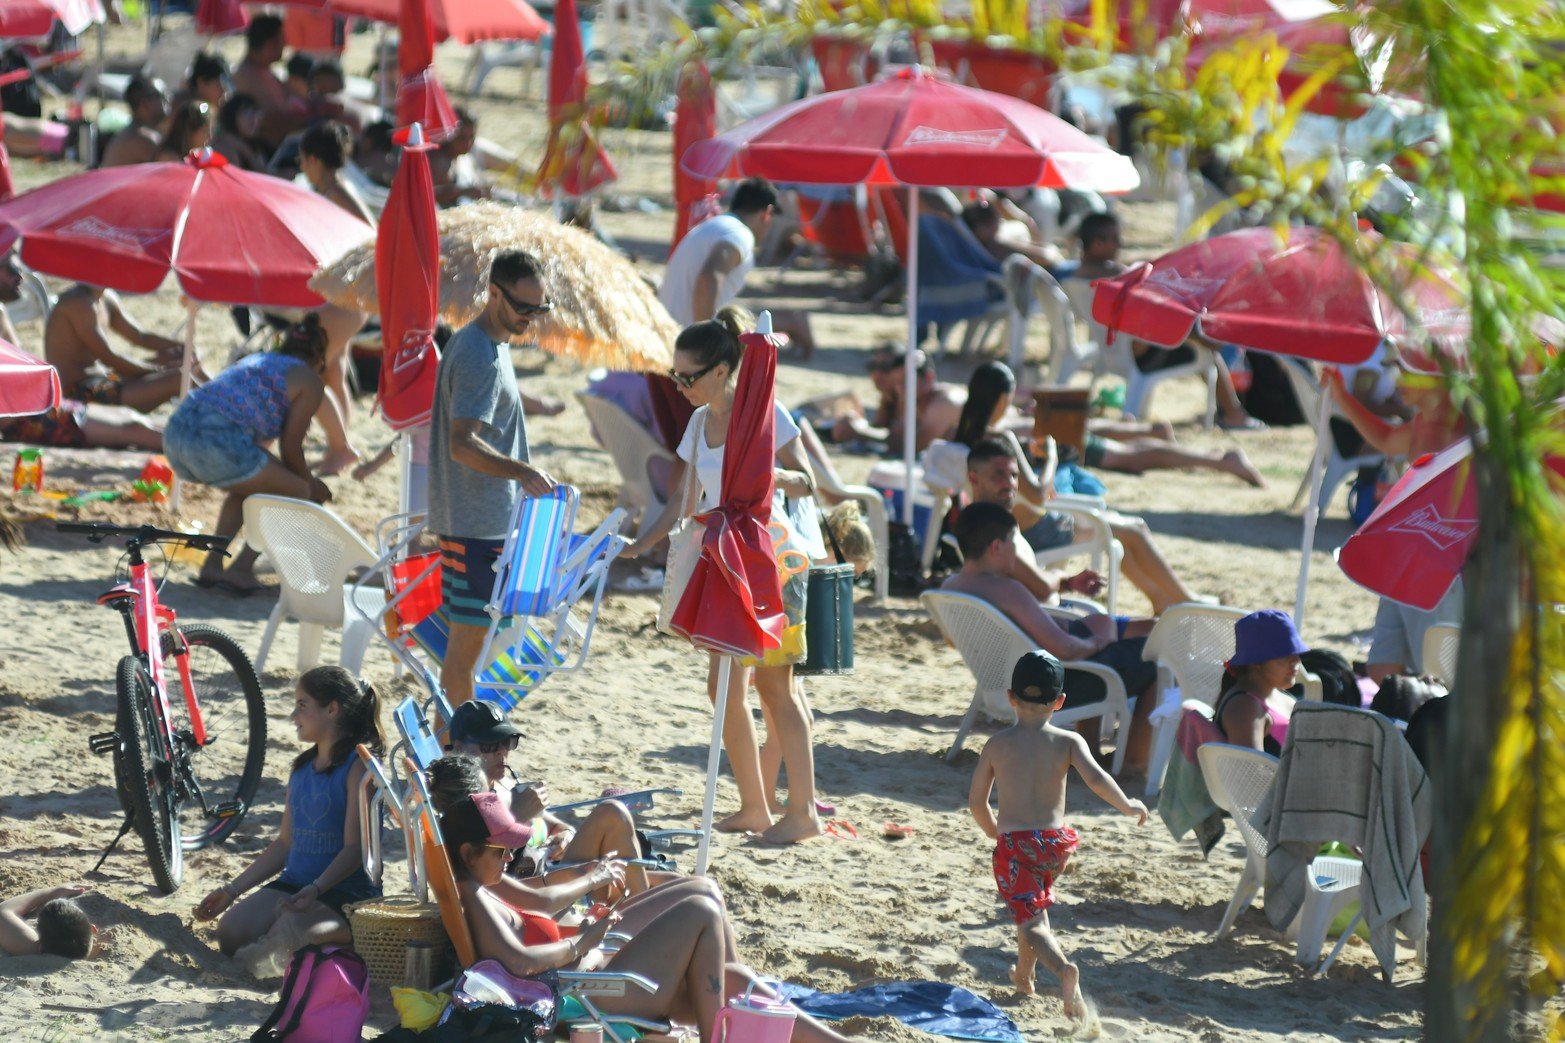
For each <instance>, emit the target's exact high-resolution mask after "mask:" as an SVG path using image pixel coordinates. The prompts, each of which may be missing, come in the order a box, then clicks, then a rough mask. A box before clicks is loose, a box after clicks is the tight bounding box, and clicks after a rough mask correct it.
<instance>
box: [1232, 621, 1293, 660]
mask: <svg viewBox="0 0 1565 1043" xmlns="http://www.w3.org/2000/svg"><path fill="white" fill-rule="evenodd" d="M1309 650H1310V646H1309V645H1306V644H1305V643H1304V639H1303V638H1301V637H1300V636H1299V630H1298V628H1297V627H1295V626H1294V625H1293V617H1292V616H1290V615H1288V613H1286V612H1280V611H1278V610H1277V609H1275V608H1266V609H1262V610H1261V611H1259V612H1251V613H1250V614H1249V615H1248V616H1245V617H1244V618H1243V619H1241V620H1238V621H1237V622H1235V623H1234V654H1233V658H1232V659H1230V660H1228V665H1229V666H1254V665H1255V664H1257V663H1265V662H1268V661H1270V660H1272V659H1285V658H1287V657H1288V656H1293V655H1303V654H1304V653H1305V652H1308V651H1309Z"/></svg>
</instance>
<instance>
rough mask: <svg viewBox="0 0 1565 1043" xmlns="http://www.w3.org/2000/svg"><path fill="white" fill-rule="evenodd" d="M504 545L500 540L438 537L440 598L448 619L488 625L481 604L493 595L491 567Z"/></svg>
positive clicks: (467, 623)
mask: <svg viewBox="0 0 1565 1043" xmlns="http://www.w3.org/2000/svg"><path fill="white" fill-rule="evenodd" d="M504 548H505V541H504V540H488V539H476V538H470V537H466V536H442V537H440V600H441V601H442V602H443V603H444V604H445V607H446V615H447V616H448V617H449V618H450V620H451V622H453V623H459V624H461V625H463V626H470V627H487V626H488V625H489V623H490V617H489V613H488V612H485V611H484V606H485V605H487V604H489V598H490V597H491V596H492V595H493V594H494V585H495V567H496V566H497V565H498V564H499V563H500V551H501V550H503V549H504Z"/></svg>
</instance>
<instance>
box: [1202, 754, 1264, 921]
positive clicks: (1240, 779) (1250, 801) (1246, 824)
mask: <svg viewBox="0 0 1565 1043" xmlns="http://www.w3.org/2000/svg"><path fill="white" fill-rule="evenodd" d="M1196 758H1197V759H1198V760H1199V761H1200V762H1201V777H1202V778H1203V779H1205V780H1206V790H1207V792H1208V793H1210V794H1211V795H1212V803H1214V804H1216V805H1217V806H1218V807H1220V808H1222V809H1223V810H1224V811H1226V812H1228V814H1229V816H1231V817H1232V818H1233V821H1234V825H1235V826H1237V827H1238V828H1239V836H1240V837H1241V838H1242V839H1243V840H1244V847H1245V861H1244V872H1242V873H1240V874H1239V884H1238V886H1236V887H1235V888H1234V896H1233V898H1232V899H1231V900H1230V901H1229V903H1228V909H1227V910H1226V911H1225V912H1224V913H1223V921H1222V923H1220V924H1218V925H1217V930H1216V931H1214V932H1213V934H1212V937H1213V938H1221V937H1223V935H1225V934H1227V933H1228V932H1229V930H1231V929H1232V928H1233V925H1234V921H1235V920H1237V919H1238V918H1239V914H1240V913H1242V912H1244V911H1245V910H1246V909H1248V908H1249V907H1250V903H1251V902H1253V901H1254V900H1255V896H1256V894H1258V893H1259V892H1260V890H1261V884H1262V883H1263V882H1264V881H1265V880H1266V852H1267V847H1268V845H1267V843H1266V834H1265V833H1263V832H1261V830H1260V828H1259V827H1258V826H1257V825H1256V823H1255V820H1254V818H1253V817H1252V816H1254V814H1255V809H1256V808H1258V807H1260V804H1261V801H1262V799H1264V798H1265V796H1266V793H1267V791H1268V790H1270V789H1271V788H1272V782H1273V781H1274V780H1275V779H1276V777H1277V758H1276V757H1273V756H1272V755H1271V754H1269V753H1262V752H1261V751H1259V750H1252V749H1250V748H1249V747H1248V746H1230V745H1229V744H1227V743H1222V742H1209V743H1206V744H1205V745H1203V746H1200V747H1198V748H1197V749H1196Z"/></svg>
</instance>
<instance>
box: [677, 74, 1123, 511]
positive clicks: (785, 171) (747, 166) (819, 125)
mask: <svg viewBox="0 0 1565 1043" xmlns="http://www.w3.org/2000/svg"><path fill="white" fill-rule="evenodd" d="M681 164H682V165H683V166H684V168H685V170H686V171H688V172H689V173H691V174H694V175H695V176H697V177H702V178H709V179H713V180H715V179H718V178H740V177H752V176H759V177H766V178H770V179H772V180H773V181H784V182H794V183H801V184H810V185H854V184H865V185H909V186H912V187H915V188H916V187H937V186H946V187H953V188H954V187H966V188H1033V187H1042V188H1077V189H1091V190H1094V191H1098V192H1110V193H1113V192H1128V191H1130V190H1131V189H1133V188H1135V187H1136V186H1137V185H1138V184H1139V183H1140V178H1139V176H1138V175H1137V174H1136V168H1135V166H1134V165H1133V164H1132V163H1131V161H1130V159H1129V158H1128V157H1126V156H1122V155H1120V154H1119V153H1117V152H1115V151H1113V150H1112V149H1110V148H1108V147H1107V146H1106V145H1103V144H1102V143H1100V142H1098V141H1095V140H1094V139H1092V138H1090V137H1088V136H1087V135H1086V134H1083V133H1082V132H1081V131H1079V130H1077V129H1076V128H1075V127H1073V126H1071V125H1070V124H1068V123H1066V122H1065V121H1064V120H1062V119H1060V118H1059V117H1057V116H1055V115H1054V114H1053V113H1050V112H1046V111H1044V110H1043V109H1040V108H1038V107H1037V106H1036V105H1032V104H1029V103H1028V102H1025V101H1021V100H1020V99H1017V98H1012V97H1009V96H1007V95H1004V94H996V93H994V92H992V91H985V90H978V89H976V88H972V87H962V86H959V85H957V84H954V83H951V82H949V81H946V80H942V79H939V78H937V77H935V76H933V75H931V74H930V73H928V72H927V71H925V70H923V69H917V68H915V69H908V70H904V71H902V72H900V73H898V74H897V75H895V76H893V77H891V78H890V79H886V80H881V81H879V82H877V83H872V84H869V85H867V86H864V87H854V88H850V89H848V90H841V91H831V92H829V93H826V94H820V95H816V96H814V97H810V98H805V99H803V100H802V101H796V102H793V103H792V104H790V105H784V106H783V107H782V108H780V109H777V110H776V111H775V112H771V113H768V114H766V115H765V116H761V117H759V118H757V119H753V120H750V121H749V122H748V123H744V124H742V125H740V126H738V127H735V128H734V129H733V130H730V131H728V132H726V133H723V134H719V135H717V136H716V137H714V138H709V139H708V140H706V141H703V142H699V143H698V144H696V145H694V146H692V147H691V148H690V149H689V151H687V152H686V153H685V154H684V156H683V158H682V160H681ZM909 195H910V203H909V206H908V251H907V252H908V273H907V279H908V306H907V308H908V347H909V349H911V348H913V347H916V346H917V343H918V341H919V339H920V338H919V334H920V332H921V331H920V330H919V329H918V319H917V314H918V308H917V289H918V193H917V192H912V193H909ZM915 354H916V353H915V352H914V351H912V350H909V351H908V352H907V359H908V364H907V369H906V373H905V381H906V385H905V392H904V408H905V409H906V410H907V414H908V415H907V419H906V423H905V427H906V437H905V439H904V443H903V456H904V466H905V467H906V472H907V482H908V487H907V489H906V499H905V501H904V503H903V520H904V522H905V523H907V524H911V523H912V512H913V488H912V486H913V448H914V445H913V438H914V431H915V428H916V427H917V425H916V423H915V422H914V418H913V415H912V414H913V409H914V405H915V400H916V395H915V391H914V383H915V373H914V356H915Z"/></svg>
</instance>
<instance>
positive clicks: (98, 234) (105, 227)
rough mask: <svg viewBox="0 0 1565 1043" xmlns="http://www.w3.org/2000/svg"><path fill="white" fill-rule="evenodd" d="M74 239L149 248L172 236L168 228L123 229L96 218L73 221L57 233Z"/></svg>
mask: <svg viewBox="0 0 1565 1043" xmlns="http://www.w3.org/2000/svg"><path fill="white" fill-rule="evenodd" d="M56 234H57V235H61V236H69V237H70V238H73V239H96V240H98V241H99V242H104V243H113V244H114V245H116V246H134V247H143V248H144V247H148V246H151V245H152V244H153V243H155V242H157V241H158V240H159V239H166V238H168V237H169V236H170V235H172V234H173V233H172V231H171V230H169V229H167V228H122V227H121V226H119V225H111V224H109V223H108V222H107V221H104V220H101V219H100V218H96V217H83V218H79V219H78V220H75V221H72V222H71V223H70V224H68V225H66V226H65V227H64V228H61V229H60V230H59V232H57V233H56Z"/></svg>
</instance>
